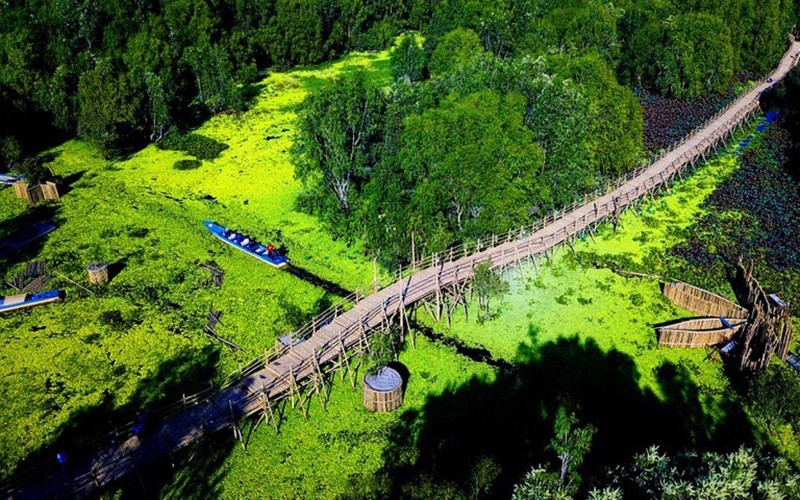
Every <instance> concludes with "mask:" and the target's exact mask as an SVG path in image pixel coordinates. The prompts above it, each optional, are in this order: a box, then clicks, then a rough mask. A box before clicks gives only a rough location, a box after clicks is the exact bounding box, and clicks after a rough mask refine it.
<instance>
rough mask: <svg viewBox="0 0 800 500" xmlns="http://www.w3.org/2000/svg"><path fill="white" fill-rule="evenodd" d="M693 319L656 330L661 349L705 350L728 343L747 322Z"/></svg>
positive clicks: (727, 319)
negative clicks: (704, 348)
mask: <svg viewBox="0 0 800 500" xmlns="http://www.w3.org/2000/svg"><path fill="white" fill-rule="evenodd" d="M726 321H727V322H728V324H729V325H731V326H732V327H733V328H728V327H727V326H725V324H724V323H723V322H722V319H720V318H693V319H689V320H684V321H680V322H678V323H673V324H670V325H664V326H660V327H657V328H656V332H657V334H658V345H659V347H685V348H703V347H708V346H713V345H717V344H720V343H722V342H726V341H728V340H730V339H731V338H733V336H734V335H735V334H736V333H738V332H739V331H741V330H742V328H743V327H744V325H745V320H743V319H735V318H726Z"/></svg>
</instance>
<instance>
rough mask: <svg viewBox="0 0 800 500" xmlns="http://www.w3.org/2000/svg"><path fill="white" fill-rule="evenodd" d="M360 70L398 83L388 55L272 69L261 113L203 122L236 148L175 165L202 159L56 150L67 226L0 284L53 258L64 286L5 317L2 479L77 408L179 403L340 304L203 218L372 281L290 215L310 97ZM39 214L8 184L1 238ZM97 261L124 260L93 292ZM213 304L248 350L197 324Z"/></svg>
mask: <svg viewBox="0 0 800 500" xmlns="http://www.w3.org/2000/svg"><path fill="white" fill-rule="evenodd" d="M360 68H363V69H364V70H366V71H367V73H368V75H369V78H371V79H373V80H374V81H375V82H376V83H378V84H386V83H387V82H389V80H390V78H391V77H390V73H389V67H388V53H387V52H382V53H378V54H358V53H354V54H351V55H350V56H348V57H346V58H344V59H342V60H341V61H339V62H335V63H330V64H326V65H324V66H322V67H320V68H316V69H303V70H299V71H295V72H290V73H273V74H271V75H270V76H269V77H268V78H266V79H265V80H264V81H263V82H262V85H263V89H262V92H261V94H260V95H259V97H258V98H257V100H256V102H255V104H254V105H253V107H252V109H250V110H249V111H247V112H244V113H241V114H226V115H219V116H216V117H214V118H212V119H210V120H209V121H208V122H207V123H205V124H203V125H202V126H201V127H200V128H199V129H197V130H196V131H195V132H196V133H197V134H200V135H202V136H205V137H208V138H210V139H214V140H215V141H218V142H219V143H222V144H224V145H225V146H227V147H226V148H222V147H218V148H216V149H215V154H218V157H217V158H216V159H212V160H202V161H201V162H200V165H199V167H197V168H193V169H190V170H181V169H175V168H173V167H174V165H176V163H177V164H178V165H181V164H180V163H178V162H180V161H183V160H194V159H195V158H194V157H192V156H190V155H188V154H186V153H183V152H180V151H167V150H161V149H159V148H158V147H156V146H155V145H151V146H148V147H146V148H144V149H143V150H141V151H139V152H137V153H135V154H133V155H132V156H130V157H129V158H127V159H125V160H122V161H116V162H106V161H105V160H103V159H102V158H101V157H100V156H99V154H98V153H97V152H96V151H95V150H94V149H93V148H92V147H90V146H89V145H88V144H86V143H84V142H81V141H77V140H74V141H70V142H67V143H65V144H63V145H62V146H60V147H58V148H56V149H55V150H54V151H53V153H54V154H55V155H56V158H55V160H54V161H53V162H52V164H51V165H50V166H51V168H52V170H53V171H54V173H55V174H56V175H60V176H63V177H65V178H68V179H70V180H71V181H72V185H71V189H70V190H69V191H68V192H67V193H65V194H64V196H63V198H62V200H61V201H60V202H58V203H55V204H53V205H51V206H49V207H48V210H49V211H51V212H53V213H48V214H46V215H47V216H48V217H52V218H53V219H54V220H55V221H56V224H57V226H58V229H57V230H56V231H55V232H54V233H52V234H51V235H50V236H48V237H47V238H46V239H45V240H43V243H42V244H40V245H34V246H33V247H31V248H29V249H27V250H26V253H23V254H18V255H15V256H13V257H12V259H10V260H8V261H6V262H4V264H5V265H4V266H3V267H4V269H5V272H4V274H3V275H2V276H0V278H3V280H4V281H5V280H9V279H11V278H12V277H13V276H15V275H16V274H17V273H19V272H20V271H21V269H22V268H23V267H24V261H25V260H28V259H32V258H44V259H46V260H47V262H48V266H49V269H50V270H51V271H55V272H57V273H58V275H57V277H56V278H55V280H54V282H53V286H55V287H58V288H60V289H65V290H66V292H67V295H66V300H65V302H64V303H62V304H59V305H52V306H45V307H40V308H36V309H32V310H30V311H26V312H18V313H13V314H7V315H3V316H0V332H2V333H0V342H2V349H0V380H2V384H0V421H2V422H3V423H4V425H3V426H2V428H0V476H4V475H6V474H8V473H9V472H10V471H11V470H12V469H13V467H14V466H15V464H16V463H18V461H19V460H21V459H22V458H24V457H25V456H27V455H28V454H29V453H32V452H34V451H36V450H38V449H40V448H41V447H42V446H44V445H46V444H48V443H51V442H53V441H54V440H55V439H56V438H57V437H58V436H59V435H60V433H61V432H62V431H64V429H65V426H66V425H67V424H70V423H73V422H74V421H75V419H76V418H77V417H78V416H79V415H80V414H82V413H85V412H91V411H100V412H101V415H106V413H104V412H106V409H111V410H113V409H116V408H120V407H123V406H125V405H128V404H131V405H133V408H129V409H127V410H126V411H125V413H126V414H128V412H129V411H132V410H134V409H135V408H136V407H137V406H139V405H143V404H146V403H148V402H151V401H155V400H159V399H162V398H165V397H166V398H167V399H171V398H172V397H176V395H177V394H179V393H180V391H178V390H177V389H175V387H177V386H180V387H181V389H182V390H186V391H188V390H192V389H195V388H198V387H200V386H203V385H205V384H207V383H208V379H209V377H210V376H220V375H225V374H227V373H229V372H231V371H233V370H235V369H236V368H237V367H238V366H239V361H245V362H246V361H249V360H250V359H252V358H253V357H255V356H257V355H258V354H259V353H262V352H263V351H264V349H266V348H268V347H270V346H271V345H272V344H273V342H274V339H275V338H276V337H277V336H279V335H282V334H285V333H286V332H288V331H291V330H292V329H295V328H297V327H298V326H300V325H301V324H302V323H303V322H304V321H305V320H306V319H308V318H309V317H310V316H311V315H312V314H313V313H314V312H315V311H317V310H318V309H319V308H320V307H323V306H324V305H325V304H326V303H328V302H329V301H330V299H331V298H330V297H326V296H325V293H324V291H323V290H321V289H319V288H317V287H315V286H313V285H311V284H309V283H307V282H305V281H302V280H300V279H299V278H296V277H295V276H293V275H291V274H289V273H286V272H283V271H279V270H275V269H273V268H271V267H270V266H268V265H266V264H262V263H258V262H257V261H255V260H254V259H252V258H250V257H247V256H245V255H244V254H242V253H239V252H236V251H235V250H233V249H230V248H229V247H227V246H225V245H223V244H221V243H220V242H218V241H216V240H215V239H213V238H212V237H211V236H210V235H209V234H208V233H207V231H205V229H204V228H203V227H202V225H201V222H202V221H203V220H204V219H213V220H216V221H218V222H219V223H221V224H223V225H229V226H233V227H235V228H240V229H242V230H246V231H247V232H248V233H249V234H251V235H252V236H254V237H256V238H257V239H259V240H261V241H265V242H266V241H273V242H275V243H279V244H282V245H283V246H284V247H285V248H287V249H288V251H289V257H290V258H291V260H292V262H293V264H294V265H295V266H297V267H300V268H303V269H305V270H306V271H308V272H310V273H313V274H315V275H318V276H320V277H321V278H323V279H325V280H328V281H332V282H335V283H338V284H340V285H341V286H343V287H345V288H347V289H350V290H353V289H355V288H357V287H362V288H367V287H368V286H369V285H370V283H371V281H372V273H373V271H372V264H371V262H370V261H369V260H368V259H366V258H364V257H363V255H361V254H360V252H359V251H358V250H357V248H356V247H355V246H348V245H347V244H345V243H344V242H341V241H334V240H332V239H331V237H330V235H329V234H328V233H327V232H326V231H325V230H324V228H323V227H321V224H320V223H319V221H318V220H317V219H316V218H314V217H312V216H309V215H307V214H304V213H299V212H297V211H296V210H295V208H294V203H295V199H296V198H297V196H298V194H299V193H300V191H301V189H302V186H301V184H300V183H299V182H298V181H297V180H296V179H295V178H294V169H293V167H292V165H291V163H290V154H289V149H290V146H291V144H292V141H293V140H294V137H295V119H296V111H297V108H298V106H299V105H300V104H301V103H302V101H303V99H304V98H305V96H306V95H307V93H308V92H309V91H310V90H313V88H315V87H316V86H318V85H320V84H321V82H323V81H324V80H327V79H330V78H333V77H335V76H336V75H339V74H341V73H343V72H347V71H354V70H356V69H360ZM213 156H214V155H210V157H213ZM194 166H197V165H196V164H195V165H194ZM37 214H38V212H37V213H36V214H33V215H32V213H31V212H28V211H27V207H26V205H25V203H23V202H22V201H21V200H17V199H15V198H14V196H13V191H12V190H11V189H4V190H2V191H0V218H2V219H3V220H4V222H3V223H2V225H0V236H3V235H5V234H6V233H10V232H11V231H13V230H16V229H18V228H20V227H23V226H25V225H27V224H29V222H30V220H31V219H35V218H36V217H37V216H38V215H37ZM96 259H101V260H107V261H108V262H110V263H112V264H120V267H121V271H120V272H119V274H118V275H117V276H115V277H114V278H113V280H112V281H111V283H110V284H109V285H107V286H104V287H100V288H98V289H96V290H94V293H93V294H92V293H89V292H86V291H84V289H83V288H81V287H78V286H76V285H74V284H73V283H72V282H73V281H74V282H77V283H80V284H83V285H85V286H88V285H87V279H86V271H85V268H86V266H87V265H88V264H89V263H91V262H92V261H94V260H96ZM209 260H215V261H216V262H217V263H218V264H219V265H220V266H221V267H222V269H224V271H225V282H224V286H223V287H222V288H221V289H219V290H218V289H215V288H213V287H212V286H211V285H210V275H209V273H208V271H206V270H203V269H201V268H200V267H199V266H198V265H197V264H198V263H200V262H206V261H209ZM70 280H71V281H70ZM11 292H12V291H11V290H5V293H11ZM212 306H213V307H214V308H215V309H218V310H221V311H223V316H222V324H221V325H220V326H219V327H218V333H219V334H220V335H222V336H223V337H225V338H227V339H229V340H231V341H233V342H235V343H236V344H238V345H239V346H241V347H242V348H243V349H244V353H243V354H240V355H238V357H234V356H233V355H232V354H231V353H230V351H228V350H225V349H223V348H221V347H220V346H218V345H215V344H212V343H211V341H210V340H208V339H207V338H206V337H205V336H204V335H203V334H202V325H203V324H204V322H205V315H206V314H207V312H208V310H209V308H211V307H212ZM171 387H172V388H171ZM98 408H103V410H98ZM99 418H101V419H102V420H103V421H105V420H107V417H106V416H101V417H99ZM68 434H69V432H68Z"/></svg>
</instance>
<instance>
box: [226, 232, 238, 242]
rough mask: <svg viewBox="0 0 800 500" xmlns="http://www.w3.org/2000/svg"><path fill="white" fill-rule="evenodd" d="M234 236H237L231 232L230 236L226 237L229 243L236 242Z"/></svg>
mask: <svg viewBox="0 0 800 500" xmlns="http://www.w3.org/2000/svg"><path fill="white" fill-rule="evenodd" d="M236 236H237V235H236V233H234V232H233V231H231V234H230V236H228V239H229V240H231V241H236Z"/></svg>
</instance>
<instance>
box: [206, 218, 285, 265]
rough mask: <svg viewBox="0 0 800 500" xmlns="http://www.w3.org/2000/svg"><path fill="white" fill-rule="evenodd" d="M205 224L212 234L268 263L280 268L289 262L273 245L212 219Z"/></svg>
mask: <svg viewBox="0 0 800 500" xmlns="http://www.w3.org/2000/svg"><path fill="white" fill-rule="evenodd" d="M203 225H204V226H205V227H206V229H208V231H209V232H210V233H211V234H213V235H214V236H216V237H217V239H219V240H221V241H222V242H224V243H227V244H228V245H230V246H232V247H234V248H237V249H239V250H241V251H242V252H244V253H246V254H248V255H250V256H251V257H255V258H256V259H258V260H261V261H263V262H266V263H267V264H269V265H271V266H274V267H277V268H279V269H280V268H282V267H285V266H286V265H288V264H289V259H287V258H286V257H285V256H283V255H281V254H280V253H278V251H277V249H276V248H275V247H274V246H273V245H262V244H261V243H258V242H256V241H255V240H253V239H252V238H249V237H247V236H245V235H243V234H240V233H237V232H235V231H232V230H230V229H227V228H225V227H222V226H220V225H219V224H217V223H216V222H212V221H210V220H207V221H204V222H203Z"/></svg>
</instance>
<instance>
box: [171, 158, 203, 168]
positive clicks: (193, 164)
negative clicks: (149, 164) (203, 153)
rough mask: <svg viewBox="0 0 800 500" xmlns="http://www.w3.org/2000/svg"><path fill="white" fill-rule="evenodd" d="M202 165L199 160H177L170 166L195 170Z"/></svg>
mask: <svg viewBox="0 0 800 500" xmlns="http://www.w3.org/2000/svg"><path fill="white" fill-rule="evenodd" d="M202 165H203V163H202V162H201V161H200V160H178V161H176V162H175V165H173V166H172V168H174V169H175V170H196V169H198V168H200V166H202Z"/></svg>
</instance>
